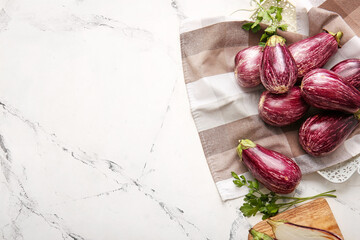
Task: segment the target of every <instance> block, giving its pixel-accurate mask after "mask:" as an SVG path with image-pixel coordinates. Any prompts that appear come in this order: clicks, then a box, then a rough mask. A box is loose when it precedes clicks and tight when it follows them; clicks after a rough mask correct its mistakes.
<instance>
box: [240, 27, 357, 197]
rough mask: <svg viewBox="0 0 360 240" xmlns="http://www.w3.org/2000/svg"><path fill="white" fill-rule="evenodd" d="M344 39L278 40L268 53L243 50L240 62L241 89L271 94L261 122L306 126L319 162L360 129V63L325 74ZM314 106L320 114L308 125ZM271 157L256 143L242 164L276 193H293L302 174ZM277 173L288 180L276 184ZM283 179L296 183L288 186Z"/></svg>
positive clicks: (304, 140) (303, 139) (304, 135)
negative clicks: (326, 65)
mask: <svg viewBox="0 0 360 240" xmlns="http://www.w3.org/2000/svg"><path fill="white" fill-rule="evenodd" d="M341 37H342V33H341V32H338V33H332V32H328V31H324V32H322V33H319V34H317V35H315V36H312V37H309V38H306V39H303V40H301V41H299V42H296V43H293V44H291V45H290V46H287V45H286V43H285V39H284V38H282V37H280V36H277V35H273V36H271V37H270V38H269V39H268V41H267V42H266V44H265V47H264V48H262V47H259V46H256V47H249V48H247V49H243V50H241V51H240V52H239V53H238V54H237V55H236V58H235V70H234V72H235V77H236V80H237V82H238V83H239V85H240V86H241V87H254V86H257V85H260V84H262V85H263V86H264V87H265V89H266V90H265V91H264V92H263V93H262V95H261V97H260V99H259V104H258V111H259V116H260V118H261V119H262V120H263V121H264V122H265V123H266V124H269V125H272V126H276V127H282V126H287V125H291V124H294V123H295V122H299V121H303V122H302V125H301V127H300V129H299V143H300V145H301V146H302V148H303V149H304V150H305V152H307V153H308V154H310V155H312V156H315V157H318V156H324V155H326V154H329V153H331V152H333V151H335V150H336V149H337V148H339V147H340V146H341V144H342V143H343V142H344V141H345V140H346V139H347V138H348V137H349V135H350V134H351V133H352V132H353V131H354V130H355V129H356V128H357V127H358V126H359V124H360V123H359V122H360V59H347V60H344V61H342V62H340V63H338V64H336V65H335V66H333V67H332V68H331V70H327V69H323V68H322V67H323V66H324V65H325V64H326V63H327V62H328V61H329V59H330V58H331V57H332V56H333V55H334V54H335V53H336V52H337V51H338V48H340V39H341ZM298 85H300V86H298ZM310 106H311V107H313V108H317V109H318V110H320V111H319V112H320V113H319V114H316V115H313V116H310V117H308V118H307V119H304V116H305V114H306V113H307V111H308V109H309V107H310ZM240 145H241V144H240ZM240 145H239V147H240V148H241V146H240ZM243 145H244V144H243ZM239 147H238V150H239ZM269 151H271V150H269ZM269 151H268V150H266V151H265V150H264V148H262V147H261V146H259V145H257V144H255V143H254V145H252V146H251V147H248V148H246V147H245V148H244V149H243V150H242V153H243V154H242V156H243V161H244V163H245V165H246V166H247V167H248V169H249V171H250V172H251V173H252V174H253V175H254V176H256V178H258V179H261V182H262V183H263V184H264V185H265V186H267V187H269V186H270V188H271V190H272V191H274V192H277V193H284V192H291V191H292V190H294V188H295V186H296V185H297V183H298V181H299V180H300V178H301V172H300V171H294V162H293V161H284V157H283V156H282V155H281V156H280V155H277V153H276V154H274V153H270V152H269ZM247 152H249V154H247ZM250 152H251V154H250ZM244 153H245V154H244ZM275 158H279V159H278V160H279V161H274V159H275ZM274 164H275V165H276V166H275V165H274ZM295 164H296V163H295ZM255 166H256V167H255ZM274 169H283V172H284V173H288V175H287V176H284V175H281V176H282V178H283V179H276V178H274V177H273V176H271V174H268V172H269V171H274ZM287 170H290V171H287ZM291 170H292V171H291ZM275 172H276V171H275ZM275 175H276V174H275ZM284 178H289V179H293V180H294V179H295V180H294V181H293V182H292V183H291V184H290V183H289V184H288V186H287V184H286V181H285V184H284ZM274 186H281V189H276V188H275V187H274Z"/></svg>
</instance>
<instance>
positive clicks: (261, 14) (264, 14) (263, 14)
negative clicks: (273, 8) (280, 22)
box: [257, 10, 272, 21]
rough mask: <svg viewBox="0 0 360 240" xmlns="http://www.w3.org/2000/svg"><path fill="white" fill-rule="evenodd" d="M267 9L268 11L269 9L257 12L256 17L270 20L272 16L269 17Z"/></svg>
mask: <svg viewBox="0 0 360 240" xmlns="http://www.w3.org/2000/svg"><path fill="white" fill-rule="evenodd" d="M268 11H269V10H266V11H260V12H259V13H258V17H257V18H261V20H265V21H271V20H272V17H271V15H270V14H269V12H268Z"/></svg>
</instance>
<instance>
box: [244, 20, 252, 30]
mask: <svg viewBox="0 0 360 240" xmlns="http://www.w3.org/2000/svg"><path fill="white" fill-rule="evenodd" d="M253 24H254V23H252V22H248V23H244V24H243V25H242V29H245V30H247V31H249V30H250V28H251V26H252V25H253Z"/></svg>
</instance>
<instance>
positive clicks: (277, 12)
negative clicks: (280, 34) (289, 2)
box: [275, 7, 283, 22]
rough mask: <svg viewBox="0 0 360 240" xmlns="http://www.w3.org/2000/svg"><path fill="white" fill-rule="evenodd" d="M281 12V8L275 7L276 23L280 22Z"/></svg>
mask: <svg viewBox="0 0 360 240" xmlns="http://www.w3.org/2000/svg"><path fill="white" fill-rule="evenodd" d="M282 11H283V8H281V7H277V8H276V15H275V19H276V21H278V22H281V20H282V15H281V14H282Z"/></svg>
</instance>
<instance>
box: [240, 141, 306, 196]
mask: <svg viewBox="0 0 360 240" xmlns="http://www.w3.org/2000/svg"><path fill="white" fill-rule="evenodd" d="M239 142H240V143H239V146H238V147H237V152H238V155H239V157H240V159H241V160H242V161H243V163H244V165H245V166H246V167H247V168H248V170H249V172H250V173H251V174H252V175H253V177H255V178H256V179H257V180H258V181H259V182H260V183H262V184H263V185H264V186H265V187H266V188H267V189H269V190H270V191H273V192H275V193H281V194H287V193H291V192H292V191H294V189H295V188H296V186H297V185H298V184H299V182H300V180H301V177H302V174H301V171H300V168H299V166H298V165H297V164H296V163H295V162H294V161H293V160H292V159H291V158H289V157H287V156H285V155H283V154H281V153H278V152H276V151H272V150H270V149H267V148H264V147H262V146H260V145H259V144H255V143H254V142H252V141H251V140H249V139H243V140H241V141H239Z"/></svg>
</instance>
